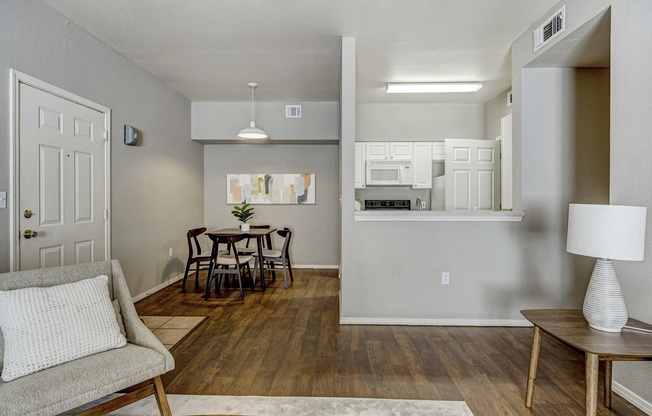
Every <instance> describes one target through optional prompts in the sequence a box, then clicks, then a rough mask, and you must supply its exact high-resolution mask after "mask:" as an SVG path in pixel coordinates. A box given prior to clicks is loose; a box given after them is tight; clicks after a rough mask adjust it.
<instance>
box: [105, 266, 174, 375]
mask: <svg viewBox="0 0 652 416" xmlns="http://www.w3.org/2000/svg"><path fill="white" fill-rule="evenodd" d="M112 269H113V270H112V274H113V290H114V296H115V298H116V299H118V302H119V303H120V313H121V314H122V320H123V322H124V325H125V331H126V332H127V341H128V342H129V343H131V344H135V345H139V346H141V347H145V348H150V349H152V350H154V351H157V352H159V353H160V354H162V355H163V356H164V357H165V371H166V372H168V371H171V370H173V369H174V357H172V354H170V352H169V351H168V349H167V348H165V346H164V345H163V344H162V343H161V341H159V340H158V338H156V336H155V335H154V334H152V331H150V330H149V328H147V327H146V326H145V324H144V323H143V322H142V321H141V320H140V318H139V317H138V313H137V312H136V308H135V307H134V303H133V301H132V300H131V294H130V293H129V288H128V287H127V281H126V280H125V277H124V273H123V272H122V269H121V267H120V263H119V262H118V260H112Z"/></svg>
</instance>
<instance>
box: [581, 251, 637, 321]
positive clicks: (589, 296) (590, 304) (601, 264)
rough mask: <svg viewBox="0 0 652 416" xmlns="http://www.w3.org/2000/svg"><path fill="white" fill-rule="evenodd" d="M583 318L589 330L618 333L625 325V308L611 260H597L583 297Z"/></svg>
mask: <svg viewBox="0 0 652 416" xmlns="http://www.w3.org/2000/svg"><path fill="white" fill-rule="evenodd" d="M582 311H583V312H584V318H586V320H587V321H588V323H589V326H590V327H591V328H594V329H597V330H599V331H605V332H620V330H621V329H622V328H623V326H625V324H626V323H627V307H626V306H625V299H624V298H623V294H622V292H621V291H620V284H619V283H618V278H617V277H616V269H614V265H613V263H612V262H611V260H608V259H598V260H597V261H596V262H595V267H594V268H593V274H591V281H590V282H589V287H588V289H587V290H586V296H585V297H584V308H583V309H582Z"/></svg>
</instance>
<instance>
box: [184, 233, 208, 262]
mask: <svg viewBox="0 0 652 416" xmlns="http://www.w3.org/2000/svg"><path fill="white" fill-rule="evenodd" d="M205 232H206V227H200V228H193V229H192V230H188V234H187V239H188V257H194V255H193V252H194V250H195V249H196V250H197V251H196V253H197V255H200V254H201V253H202V251H201V245H200V244H199V240H198V239H197V237H198V236H200V235H202V234H204V233H205ZM193 244H194V246H195V247H194V248H193Z"/></svg>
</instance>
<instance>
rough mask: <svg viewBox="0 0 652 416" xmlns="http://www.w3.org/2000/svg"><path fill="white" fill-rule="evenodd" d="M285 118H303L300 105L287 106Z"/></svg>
mask: <svg viewBox="0 0 652 416" xmlns="http://www.w3.org/2000/svg"><path fill="white" fill-rule="evenodd" d="M285 117H286V118H301V106H300V105H286V106H285Z"/></svg>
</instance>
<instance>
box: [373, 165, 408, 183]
mask: <svg viewBox="0 0 652 416" xmlns="http://www.w3.org/2000/svg"><path fill="white" fill-rule="evenodd" d="M401 183H402V182H401V166H399V165H394V166H392V165H367V185H372V186H373V185H400V184H401Z"/></svg>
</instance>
